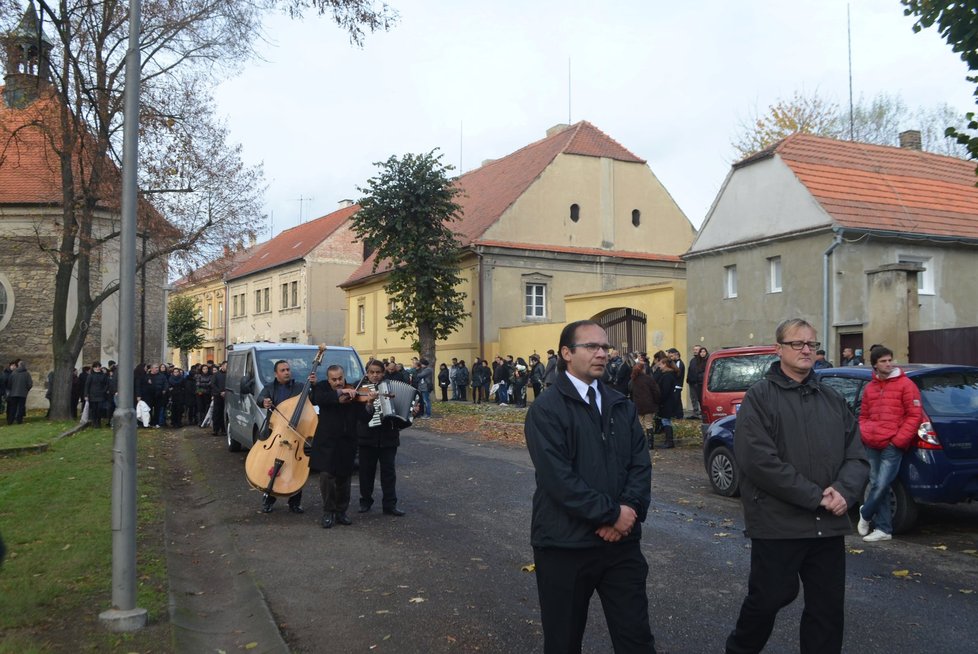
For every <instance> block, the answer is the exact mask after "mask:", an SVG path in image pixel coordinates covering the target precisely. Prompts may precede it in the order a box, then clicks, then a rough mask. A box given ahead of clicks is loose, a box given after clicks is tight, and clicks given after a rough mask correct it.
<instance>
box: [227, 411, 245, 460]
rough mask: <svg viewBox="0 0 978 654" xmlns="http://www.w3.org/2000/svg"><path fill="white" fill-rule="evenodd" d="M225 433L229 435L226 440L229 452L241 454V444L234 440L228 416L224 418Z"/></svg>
mask: <svg viewBox="0 0 978 654" xmlns="http://www.w3.org/2000/svg"><path fill="white" fill-rule="evenodd" d="M224 433H225V434H227V436H226V438H227V439H228V452H240V451H241V443H239V442H238V441H236V440H234V437H233V436H231V429H230V424H229V423H228V421H227V416H226V415H225V416H224Z"/></svg>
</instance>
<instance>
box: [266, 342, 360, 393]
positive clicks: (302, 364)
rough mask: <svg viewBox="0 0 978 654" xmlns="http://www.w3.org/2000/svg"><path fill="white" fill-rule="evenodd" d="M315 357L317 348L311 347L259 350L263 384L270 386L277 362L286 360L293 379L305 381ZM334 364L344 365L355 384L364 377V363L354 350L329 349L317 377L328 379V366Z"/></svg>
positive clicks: (345, 371) (349, 377)
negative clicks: (312, 348)
mask: <svg viewBox="0 0 978 654" xmlns="http://www.w3.org/2000/svg"><path fill="white" fill-rule="evenodd" d="M315 359H316V350H311V349H295V350H266V351H264V352H263V351H259V352H258V374H259V375H261V381H262V384H264V385H265V386H268V385H269V384H271V383H272V381H273V380H274V379H275V363H276V362H278V361H286V362H288V364H289V367H290V368H291V369H292V379H295V380H298V381H300V382H304V381H305V380H306V377H308V376H309V371H310V370H311V369H312V362H313V361H314V360H315ZM332 365H338V366H342V367H343V372H344V374H345V375H346V380H347V381H348V382H351V383H354V384H355V383H357V382H358V381H360V378H361V377H363V365H362V364H361V363H360V358H359V357H358V356H357V355H356V353H355V352H353V351H352V350H329V349H327V350H326V354H325V355H323V362H322V363H321V364H320V365H319V370H317V371H316V378H317V379H319V380H320V381H322V380H324V379H326V368H328V367H329V366H332Z"/></svg>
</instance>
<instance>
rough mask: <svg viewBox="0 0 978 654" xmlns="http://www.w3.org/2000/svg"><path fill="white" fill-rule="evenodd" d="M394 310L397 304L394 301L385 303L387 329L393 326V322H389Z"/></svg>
mask: <svg viewBox="0 0 978 654" xmlns="http://www.w3.org/2000/svg"><path fill="white" fill-rule="evenodd" d="M395 309H397V302H396V301H394V300H388V301H387V326H388V327H393V326H394V323H393V321H391V314H392V313H394V310H395Z"/></svg>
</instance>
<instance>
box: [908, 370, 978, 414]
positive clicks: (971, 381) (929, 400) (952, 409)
mask: <svg viewBox="0 0 978 654" xmlns="http://www.w3.org/2000/svg"><path fill="white" fill-rule="evenodd" d="M914 381H915V382H916V383H917V386H918V387H920V396H921V399H923V401H924V410H925V411H927V414H928V415H929V416H932V417H933V416H974V415H975V414H978V372H972V371H962V372H942V373H932V374H926V375H921V376H918V377H914Z"/></svg>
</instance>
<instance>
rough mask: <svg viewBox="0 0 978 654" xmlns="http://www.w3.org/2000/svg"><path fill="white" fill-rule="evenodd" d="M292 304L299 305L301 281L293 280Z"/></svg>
mask: <svg viewBox="0 0 978 654" xmlns="http://www.w3.org/2000/svg"><path fill="white" fill-rule="evenodd" d="M291 290H292V306H294V307H297V306H299V282H292V287H291Z"/></svg>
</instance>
